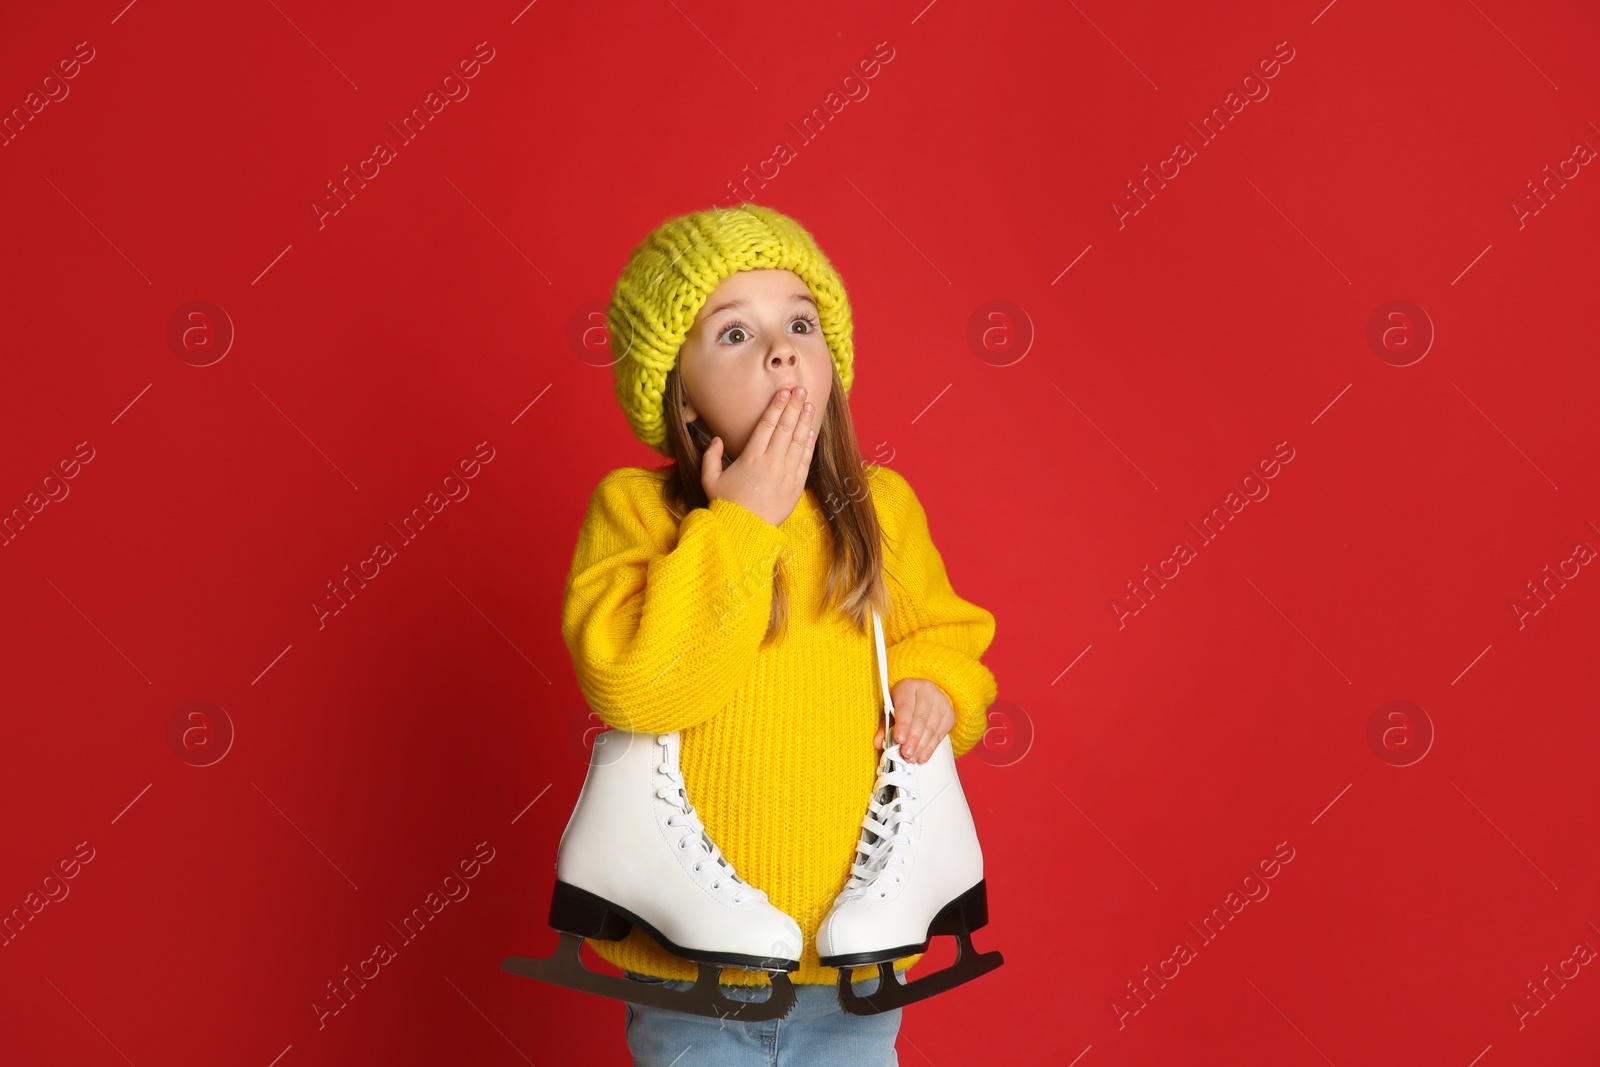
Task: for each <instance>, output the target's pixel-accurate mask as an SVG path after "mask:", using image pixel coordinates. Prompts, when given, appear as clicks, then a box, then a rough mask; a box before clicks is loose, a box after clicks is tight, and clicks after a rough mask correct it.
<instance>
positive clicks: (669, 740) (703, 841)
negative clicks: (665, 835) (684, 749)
mask: <svg viewBox="0 0 1600 1067" xmlns="http://www.w3.org/2000/svg"><path fill="white" fill-rule="evenodd" d="M656 743H657V744H659V745H662V746H663V747H664V748H666V750H667V751H666V758H665V759H663V760H662V761H661V766H660V767H658V768H656V773H657V774H660V775H661V776H662V777H664V778H666V779H667V784H666V785H664V786H662V787H661V788H659V789H657V790H656V796H658V797H660V798H661V799H662V800H666V801H670V802H672V803H674V804H676V805H677V806H678V809H679V810H678V811H676V812H674V813H673V814H671V815H668V816H667V825H668V826H686V827H688V829H689V832H688V833H686V834H684V835H683V836H682V837H680V838H679V839H678V847H679V848H689V847H690V846H691V845H692V846H694V847H695V848H698V849H699V850H700V851H701V853H702V855H701V857H700V858H699V859H697V860H695V862H694V866H693V867H691V868H690V869H691V870H693V871H694V872H695V873H697V874H698V873H699V871H700V869H701V867H703V866H704V865H705V864H707V863H712V864H715V865H717V866H719V867H721V868H722V871H723V873H722V874H720V875H719V876H718V877H716V878H714V879H712V881H711V889H712V891H713V892H715V891H717V890H720V889H721V888H722V883H723V880H724V879H726V880H727V881H728V882H729V883H730V884H732V885H734V886H736V887H737V888H735V889H734V891H733V902H734V903H735V904H743V903H744V902H745V901H747V900H764V899H766V896H767V894H766V891H765V890H762V889H757V888H756V887H755V886H753V885H751V884H750V883H748V882H746V881H745V880H744V879H742V878H740V877H739V875H738V874H737V873H735V871H734V869H733V865H732V864H730V863H729V862H728V860H727V857H725V856H724V855H723V854H722V850H721V849H719V848H718V847H717V844H716V842H715V841H713V840H711V836H710V835H709V834H707V833H706V828H705V825H704V824H703V823H701V821H700V815H699V813H698V812H696V811H695V809H694V805H693V804H691V803H689V794H688V791H687V790H686V789H685V788H684V785H683V768H682V767H680V766H679V765H678V735H677V734H658V735H656Z"/></svg>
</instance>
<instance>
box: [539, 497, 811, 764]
mask: <svg viewBox="0 0 1600 1067" xmlns="http://www.w3.org/2000/svg"><path fill="white" fill-rule="evenodd" d="M659 493H660V482H659V481H658V479H656V478H655V477H654V476H653V475H652V474H650V473H649V472H647V471H639V470H635V469H633V468H626V467H625V468H621V469H620V470H616V471H612V472H611V473H610V474H608V475H606V477H605V478H604V479H603V480H602V481H601V483H600V485H599V486H598V487H597V488H596V489H595V491H594V494H593V496H592V497H591V498H590V501H589V507H588V511H587V513H586V514H585V516H584V520H583V526H582V528H581V529H580V531H579V533H578V544H577V548H576V550H575V551H574V553H573V559H572V567H571V570H570V571H569V573H568V577H567V585H566V592H565V595H564V598H563V603H562V609H561V634H562V638H563V640H564V641H565V642H566V645H567V649H568V651H569V652H570V653H571V655H572V662H573V666H574V668H575V670H576V672H577V676H578V685H579V688H580V689H581V690H582V692H583V695H584V698H585V699H586V700H587V701H588V702H589V706H590V707H591V708H593V709H594V712H595V714H597V715H598V716H599V717H600V718H601V719H602V720H603V721H604V722H605V723H606V724H607V725H608V726H611V727H613V728H615V729H619V730H630V731H635V732H639V733H670V732H671V731H674V730H684V729H687V728H689V727H691V726H693V725H695V724H696V723H699V722H702V721H704V720H705V719H708V718H710V717H711V716H712V715H714V714H716V713H717V712H718V711H719V710H721V709H722V708H723V707H724V706H725V705H726V704H727V702H728V700H729V699H730V698H731V697H732V695H733V692H734V690H735V689H736V688H737V687H738V686H739V684H740V682H742V681H743V680H744V677H745V674H746V672H747V671H748V669H749V667H750V665H751V663H752V662H753V661H754V659H755V655H756V651H757V649H758V647H759V645H760V643H761V639H762V637H763V636H764V635H765V634H766V630H767V620H768V616H769V613H770V612H771V609H772V572H773V568H774V567H775V566H776V563H777V560H778V557H779V556H780V554H781V553H782V550H783V547H784V537H783V535H782V533H781V532H780V530H779V529H778V527H776V526H774V525H772V524H771V523H769V522H767V521H766V520H765V519H763V518H761V517H760V516H759V515H756V514H755V513H754V512H751V511H749V510H747V509H745V508H744V507H742V506H740V505H738V504H735V503H733V502H732V501H729V500H721V499H718V500H713V501H711V504H710V507H708V508H696V509H694V510H693V511H691V512H689V514H688V515H687V516H685V518H684V520H683V522H682V523H681V524H680V523H678V522H677V521H676V520H675V518H674V517H673V515H672V513H671V512H670V511H668V510H667V509H666V507H665V506H664V504H663V503H662V502H661V501H660V499H659ZM674 542H675V543H674Z"/></svg>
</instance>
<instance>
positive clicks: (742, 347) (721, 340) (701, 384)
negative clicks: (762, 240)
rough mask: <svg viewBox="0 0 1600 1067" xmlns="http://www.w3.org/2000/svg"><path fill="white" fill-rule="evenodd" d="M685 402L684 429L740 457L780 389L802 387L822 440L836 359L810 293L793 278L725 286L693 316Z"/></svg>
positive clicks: (770, 276) (772, 276)
mask: <svg viewBox="0 0 1600 1067" xmlns="http://www.w3.org/2000/svg"><path fill="white" fill-rule="evenodd" d="M678 368H679V374H680V375H681V376H682V378H683V387H684V392H685V393H687V394H688V399H686V400H685V401H684V405H683V421H684V422H686V423H689V422H693V421H694V420H695V419H700V420H701V423H700V425H701V426H702V427H704V428H705V429H706V430H709V431H710V432H711V433H712V434H714V435H716V436H718V437H721V438H722V444H723V449H724V451H725V453H726V454H727V457H728V461H729V462H732V461H733V460H735V459H737V458H738V457H739V454H740V453H741V452H743V451H744V448H745V445H746V444H748V443H749V441H750V436H751V434H752V433H754V432H755V428H756V423H757V422H758V421H760V419H761V415H762V413H763V412H764V411H766V409H767V405H768V404H770V403H772V398H773V395H774V394H775V393H777V391H778V390H779V389H783V388H785V387H790V388H793V387H797V386H804V387H805V391H806V395H805V399H806V401H807V402H809V403H810V404H811V405H812V408H813V412H814V415H813V419H812V426H813V427H814V428H815V429H816V431H817V433H818V435H819V436H820V435H821V433H822V419H823V415H824V414H825V413H826V412H827V410H828V394H829V393H830V392H831V391H832V389H833V357H832V355H830V354H829V352H828V342H827V341H825V340H824V339H823V337H822V330H821V327H820V326H819V325H818V322H817V303H816V301H815V300H814V299H813V298H812V296H811V289H810V288H809V287H808V286H807V285H806V283H805V282H804V281H803V280H802V279H801V277H800V276H799V275H798V274H796V273H795V272H794V271H792V270H777V269H769V268H762V269H759V270H741V271H737V272H735V273H733V274H730V275H729V276H728V277H726V278H724V279H723V280H722V282H721V284H719V285H718V286H717V287H716V288H715V289H713V290H712V291H711V295H710V296H708V297H706V302H705V303H704V304H702V305H701V307H700V311H699V313H698V314H696V315H695V320H694V324H693V325H692V326H691V327H690V328H689V333H688V335H687V336H686V337H685V338H684V342H683V347H682V349H681V350H680V351H679V353H678Z"/></svg>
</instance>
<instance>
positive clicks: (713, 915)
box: [500, 730, 803, 1021]
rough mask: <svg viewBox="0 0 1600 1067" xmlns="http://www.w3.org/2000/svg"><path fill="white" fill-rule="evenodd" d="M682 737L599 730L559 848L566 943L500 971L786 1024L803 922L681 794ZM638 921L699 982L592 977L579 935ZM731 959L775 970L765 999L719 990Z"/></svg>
mask: <svg viewBox="0 0 1600 1067" xmlns="http://www.w3.org/2000/svg"><path fill="white" fill-rule="evenodd" d="M678 743H679V737H678V734H677V733H669V734H646V733H631V732H628V731H624V730H606V731H603V732H601V733H599V734H596V735H595V739H594V748H593V750H592V751H591V752H590V754H589V774H588V777H586V778H585V779H584V782H583V789H582V791H581V792H580V793H579V794H578V803H577V807H576V808H574V809H573V812H572V817H571V818H570V819H569V820H568V821H567V828H566V831H565V832H564V833H563V834H562V835H561V844H560V846H559V848H558V850H557V853H556V884H555V891H554V893H553V894H552V896H551V900H550V925H551V926H552V927H554V928H555V929H556V930H558V931H560V932H561V941H560V944H558V945H557V946H556V951H555V953H554V954H553V955H551V956H549V957H547V958H545V959H530V958H527V957H523V956H508V957H507V958H506V959H505V960H503V961H502V962H501V964H500V969H501V970H503V971H510V972H511V973H513V974H520V975H525V976H526V977H529V978H535V979H538V980H539V981H542V982H550V983H552V984H554V985H559V986H565V987H567V988H569V989H579V990H583V991H584V992H588V993H598V994H599V995H601V996H604V997H613V998H615V999H617V1000H631V1001H633V1002H634V1003H636V1004H648V1005H651V1006H653V1007H662V1008H670V1009H672V1010H674V1011H683V1012H689V1013H691V1014H695V1015H709V1016H711V1017H713V1018H730V1017H731V1018H735V1019H738V1020H740V1021H745V1020H749V1021H756V1020H764V1019H779V1018H782V1017H783V1016H784V1015H787V1014H788V1012H789V1009H790V1008H792V1007H793V1006H794V1003H795V993H794V987H793V986H792V985H791V984H790V982H789V975H788V972H790V971H793V970H795V969H797V968H798V967H799V966H800V951H801V947H802V943H803V938H802V934H801V931H800V926H799V924H798V923H796V922H795V921H794V919H792V918H791V917H790V916H788V915H786V914H784V912H782V911H780V910H779V909H778V908H777V907H775V906H774V905H773V904H772V903H771V902H770V901H769V900H768V899H767V894H766V893H765V892H764V891H763V890H761V889H758V888H756V887H755V886H752V885H750V884H749V883H748V882H746V881H744V880H743V879H742V878H740V877H739V876H738V874H737V873H735V872H734V869H733V867H732V865H730V864H729V863H728V861H727V859H726V858H724V857H723V855H722V851H721V850H720V849H719V848H718V847H717V845H716V843H715V842H714V841H712V840H711V837H710V835H709V834H707V833H706V830H705V827H704V826H703V825H702V824H701V822H700V817H699V815H698V814H697V813H696V812H695V809H694V805H693V804H691V803H690V801H689V797H688V793H687V792H686V790H685V789H684V784H683V771H682V769H681V768H680V766H679V763H678ZM635 925H638V926H640V927H642V928H643V929H644V930H645V932H646V933H648V934H649V935H650V936H651V937H653V938H654V939H655V940H656V941H657V942H658V943H659V944H660V945H661V946H662V947H663V948H665V949H666V950H667V951H669V952H671V953H673V954H674V955H677V956H682V957H684V958H685V959H688V960H691V961H693V962H696V963H698V964H699V965H700V975H699V978H698V979H697V981H696V984H695V986H694V988H692V989H685V990H683V991H681V992H680V991H678V990H674V989H671V988H668V987H666V986H662V985H658V984H655V983H647V982H635V981H630V980H629V979H627V978H620V977H612V976H610V975H603V974H597V973H596V972H594V971H591V970H589V969H588V968H587V967H585V966H584V964H583V961H582V959H581V958H580V957H579V954H578V953H579V949H580V948H582V946H583V940H584V938H595V939H597V940H600V941H618V940H621V939H622V938H623V937H625V936H627V934H628V931H629V930H630V929H631V928H632V927H633V926H635ZM724 966H733V967H740V968H744V969H748V970H761V971H768V972H770V975H771V979H772V993H771V995H770V996H768V997H767V998H766V999H765V1000H759V1001H740V1000H733V999H731V998H729V997H727V996H725V995H723V993H722V990H721V987H720V985H719V982H720V978H721V974H722V968H723V967H724Z"/></svg>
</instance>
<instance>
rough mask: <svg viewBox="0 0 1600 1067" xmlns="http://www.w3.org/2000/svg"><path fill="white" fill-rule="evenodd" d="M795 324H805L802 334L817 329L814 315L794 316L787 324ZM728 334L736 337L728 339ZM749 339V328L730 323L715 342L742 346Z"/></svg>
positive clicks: (738, 323) (740, 324)
mask: <svg viewBox="0 0 1600 1067" xmlns="http://www.w3.org/2000/svg"><path fill="white" fill-rule="evenodd" d="M797 322H803V323H805V327H806V328H805V329H804V330H802V331H801V333H802V334H807V333H815V332H816V331H817V329H818V324H817V317H816V316H815V315H810V314H802V315H796V316H795V317H794V318H793V319H791V320H790V323H789V324H790V325H791V326H792V325H794V324H795V323H797ZM729 334H737V335H738V336H737V337H732V338H730V337H729V336H728V335H729ZM749 339H750V327H748V326H746V325H745V324H744V323H742V322H730V323H728V325H726V326H724V327H723V328H722V332H721V333H720V334H718V335H717V340H719V341H722V342H723V343H725V344H730V345H740V344H744V342H746V341H748V340H749Z"/></svg>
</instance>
